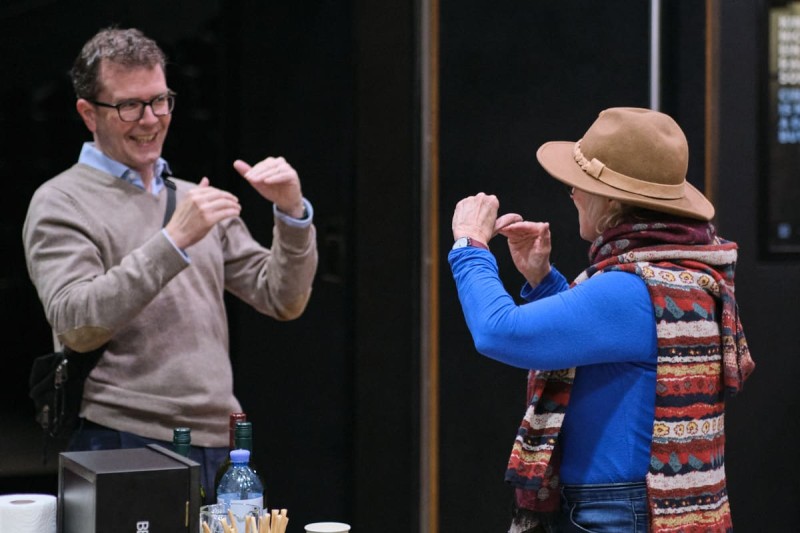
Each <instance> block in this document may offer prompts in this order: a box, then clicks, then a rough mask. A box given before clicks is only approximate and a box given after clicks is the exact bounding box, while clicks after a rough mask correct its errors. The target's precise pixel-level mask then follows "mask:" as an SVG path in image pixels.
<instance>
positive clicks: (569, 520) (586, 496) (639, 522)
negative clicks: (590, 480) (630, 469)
mask: <svg viewBox="0 0 800 533" xmlns="http://www.w3.org/2000/svg"><path fill="white" fill-rule="evenodd" d="M649 525H650V524H649V511H648V505H647V487H646V486H645V483H644V482H641V483H614V484H608V485H566V486H564V487H562V488H561V531H562V532H564V533H586V532H588V533H622V532H625V533H647V531H648V530H649Z"/></svg>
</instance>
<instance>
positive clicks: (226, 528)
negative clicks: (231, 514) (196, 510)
mask: <svg viewBox="0 0 800 533" xmlns="http://www.w3.org/2000/svg"><path fill="white" fill-rule="evenodd" d="M222 531H223V533H233V532H232V531H231V528H230V526H229V525H228V521H227V520H225V519H224V518H223V519H222Z"/></svg>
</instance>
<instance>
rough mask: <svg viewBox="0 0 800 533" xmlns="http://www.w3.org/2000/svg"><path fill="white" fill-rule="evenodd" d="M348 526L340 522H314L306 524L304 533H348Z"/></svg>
mask: <svg viewBox="0 0 800 533" xmlns="http://www.w3.org/2000/svg"><path fill="white" fill-rule="evenodd" d="M348 531H350V524H344V523H342V522H314V523H313V524H306V533H348Z"/></svg>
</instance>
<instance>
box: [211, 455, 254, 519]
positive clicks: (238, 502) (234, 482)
mask: <svg viewBox="0 0 800 533" xmlns="http://www.w3.org/2000/svg"><path fill="white" fill-rule="evenodd" d="M249 461H250V450H231V467H230V468H229V469H228V471H227V472H225V475H224V476H222V480H220V482H219V486H218V487H217V502H218V503H224V504H225V505H226V506H228V507H229V508H230V509H231V510H233V512H234V514H235V515H237V516H243V515H244V513H243V512H241V511H237V507H239V508H240V509H241V506H242V505H255V506H256V507H258V510H259V512H260V511H261V510H262V509H263V508H264V485H263V484H262V483H261V480H260V479H259V478H258V475H257V474H256V473H255V472H253V470H252V469H251V468H250V466H249V464H248V463H249ZM241 531H244V529H241Z"/></svg>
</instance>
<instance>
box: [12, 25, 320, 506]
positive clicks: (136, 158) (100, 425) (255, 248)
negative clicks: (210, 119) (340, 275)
mask: <svg viewBox="0 0 800 533" xmlns="http://www.w3.org/2000/svg"><path fill="white" fill-rule="evenodd" d="M165 65H166V59H165V56H164V53H163V52H162V51H161V49H160V48H159V47H158V45H157V44H156V43H155V42H154V41H153V40H151V39H149V38H148V37H146V36H145V35H143V34H142V32H140V31H139V30H136V29H126V30H123V29H115V28H110V29H106V30H102V31H100V32H99V33H98V34H97V35H95V36H94V37H93V38H92V39H90V40H89V41H88V42H87V43H86V44H85V45H84V47H83V49H82V51H81V53H80V55H79V56H78V58H77V59H76V61H75V65H74V66H73V69H72V71H71V76H72V81H73V86H74V88H75V93H76V96H77V103H76V107H77V111H78V113H79V114H80V116H81V118H82V119H83V122H84V123H85V124H86V127H87V128H88V129H89V131H90V132H92V135H93V138H94V142H88V143H85V144H84V146H83V149H82V151H81V153H80V157H79V160H78V163H77V164H75V165H74V166H73V167H71V168H69V169H67V170H66V171H64V172H62V173H61V174H59V175H58V176H56V177H55V178H53V179H51V180H49V181H48V182H46V183H45V184H43V185H42V186H41V187H40V188H39V189H38V190H37V191H36V193H35V194H34V196H33V199H32V200H31V203H30V206H29V210H28V215H27V218H26V221H25V225H24V229H23V240H24V245H25V253H26V260H27V265H28V271H29V274H30V276H31V279H32V281H33V283H34V285H35V286H36V289H37V291H38V294H39V297H40V299H41V301H42V304H43V305H44V309H45V313H46V316H47V319H48V321H49V323H50V325H51V326H52V328H53V333H54V336H55V337H56V339H57V343H58V344H59V345H64V346H67V347H69V348H71V349H73V350H75V351H77V352H88V351H91V350H94V349H96V348H98V347H101V346H103V345H105V349H104V352H103V356H102V358H101V359H100V361H99V362H98V364H97V366H96V367H95V368H94V370H93V371H92V373H91V375H90V376H89V378H88V379H87V381H86V385H85V390H84V398H83V403H82V407H81V416H82V417H83V422H82V424H81V427H80V428H79V430H78V431H77V432H76V433H75V434H74V435H73V438H72V440H71V442H70V449H73V450H86V449H109V448H121V447H136V446H142V445H144V444H147V443H150V442H162V443H166V442H169V441H170V440H171V438H172V430H173V428H175V427H179V426H186V427H189V428H191V430H192V444H193V445H195V446H197V448H194V449H193V451H192V454H191V455H190V457H191V458H192V459H195V460H197V461H198V462H201V463H202V464H203V472H202V478H203V479H202V481H203V483H204V485H205V486H206V487H208V486H209V485H208V484H209V483H210V482H211V481H210V480H213V479H214V470H215V469H216V467H217V465H218V464H219V463H220V462H221V461H222V460H223V459H224V457H225V453H226V452H227V445H228V416H229V414H230V413H231V412H234V411H239V410H240V409H241V406H240V405H239V402H238V401H237V399H236V398H235V397H234V395H233V376H232V369H231V364H230V359H229V354H228V326H227V321H226V314H225V307H224V301H223V293H224V291H225V290H228V291H230V292H231V293H232V294H234V295H235V296H237V297H238V298H240V299H242V300H243V301H245V302H247V303H248V304H250V305H252V306H253V307H254V308H255V309H257V310H258V311H260V312H262V313H264V314H266V315H269V316H272V317H274V318H276V319H279V320H290V319H293V318H296V317H298V316H299V315H300V314H301V313H302V312H303V310H304V309H305V306H306V304H307V302H308V299H309V295H310V292H311V283H312V280H313V277H314V274H315V271H316V265H317V249H316V240H315V229H314V226H313V225H312V215H313V211H312V207H311V205H310V203H309V202H308V201H307V200H305V199H304V198H303V196H302V192H301V187H300V180H299V177H298V175H297V172H295V170H294V169H293V168H292V167H291V166H290V165H289V164H288V163H287V162H286V161H284V160H283V158H272V157H269V158H267V159H265V160H263V161H261V162H259V163H258V164H256V165H254V166H252V167H251V166H250V165H249V164H247V163H245V162H244V161H236V162H235V163H234V164H233V166H234V168H235V169H236V171H238V173H239V174H241V175H242V177H243V178H244V179H246V180H247V181H248V182H249V183H250V185H252V186H253V188H255V189H256V191H258V193H259V194H261V195H262V196H263V197H264V198H265V199H267V200H269V201H270V202H272V203H273V204H274V206H273V209H274V213H275V225H274V229H273V242H272V247H271V249H267V248H264V247H263V246H261V245H260V244H258V243H257V242H256V241H255V240H254V239H253V238H252V237H251V236H250V234H249V232H248V230H247V228H246V227H245V225H244V223H243V221H242V220H241V218H239V212H240V210H241V207H240V205H239V202H238V199H237V198H236V197H235V196H234V195H232V194H230V193H228V192H225V191H222V190H219V189H216V188H214V187H212V186H211V185H210V182H209V179H208V178H206V177H204V178H202V179H201V180H200V183H199V185H195V184H192V183H189V182H187V181H183V180H179V179H175V180H174V184H175V188H176V196H177V199H176V202H175V207H174V214H173V215H172V216H171V217H170V218H169V219H168V222H167V223H166V224H165V225H164V221H165V212H166V209H167V204H168V201H167V198H168V189H169V187H171V186H173V185H172V182H171V181H168V180H165V176H168V175H169V166H168V164H167V162H166V161H165V160H164V159H162V158H161V150H162V147H163V144H164V140H165V138H166V136H167V131H168V129H169V125H170V120H171V113H172V110H173V108H174V104H175V99H176V96H175V94H174V93H173V92H172V91H170V89H169V87H168V85H167V82H166V75H165ZM162 226H163V227H162ZM212 489H213V487H212ZM210 492H211V491H209V493H210Z"/></svg>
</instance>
